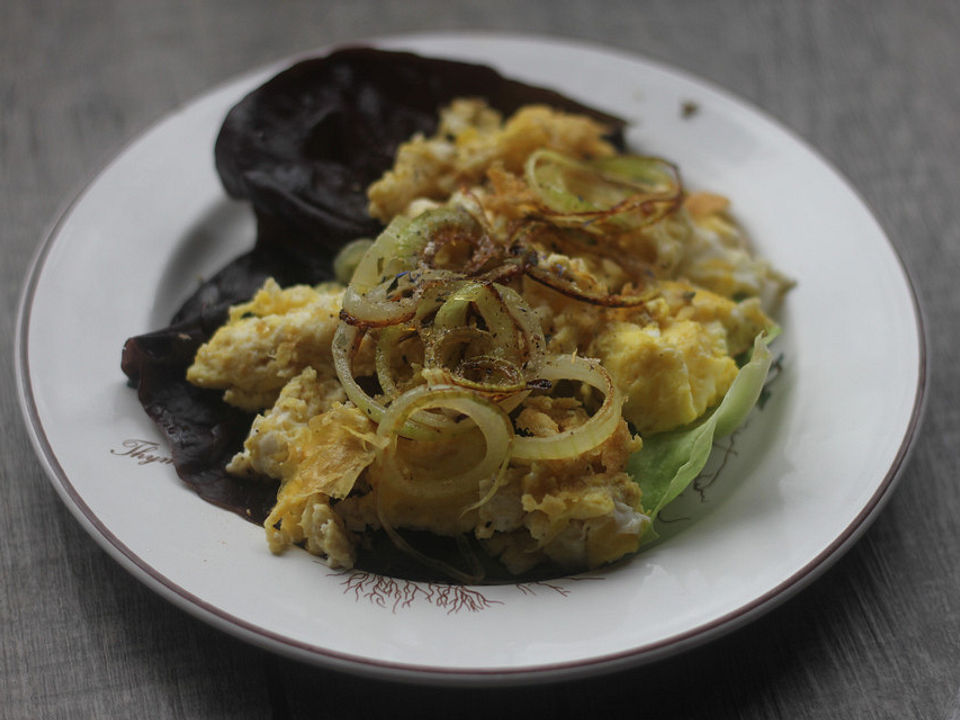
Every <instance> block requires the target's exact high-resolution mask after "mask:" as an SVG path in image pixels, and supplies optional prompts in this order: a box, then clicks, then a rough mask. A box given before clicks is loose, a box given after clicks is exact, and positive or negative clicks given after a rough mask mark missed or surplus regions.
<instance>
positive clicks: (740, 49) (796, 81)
mask: <svg viewBox="0 0 960 720" xmlns="http://www.w3.org/2000/svg"><path fill="white" fill-rule="evenodd" d="M431 29H437V30H450V29H491V30H501V31H520V32H526V33H536V34H548V35H556V36H561V37H572V38H579V39H583V40H587V41H591V42H596V43H600V44H603V45H606V46H611V47H617V48H622V49H624V50H628V51H631V52H636V53H640V54H643V55H645V56H647V57H650V58H654V59H657V60H661V61H664V62H667V63H670V64H672V65H675V66H677V67H680V68H683V69H685V70H688V71H690V72H693V73H695V74H697V75H699V76H701V77H704V78H706V79H708V80H711V81H713V82H716V83H718V84H719V85H722V86H724V87H726V88H728V89H730V90H732V91H733V92H734V93H736V94H738V95H740V96H741V97H743V98H745V99H746V100H748V101H750V102H752V103H754V104H756V105H758V106H759V107H761V108H763V109H764V110H766V111H767V112H769V113H770V114H771V115H773V116H774V117H776V118H777V119H779V120H780V121H781V122H783V123H784V124H785V125H787V126H788V127H790V128H792V129H793V130H794V131H795V132H796V133H798V134H799V135H800V136H801V137H803V138H804V139H806V140H807V141H808V142H809V143H810V144H811V145H812V146H813V147H815V148H817V149H818V150H819V151H820V152H821V153H823V154H824V155H825V156H826V157H828V158H829V159H830V160H831V161H832V162H833V163H834V164H835V165H836V166H837V167H838V168H839V169H840V171H841V172H842V173H843V174H845V175H846V176H847V177H848V178H849V179H850V180H851V181H852V183H853V185H854V186H856V187H857V188H858V190H859V192H860V193H861V194H862V196H863V198H864V199H865V200H866V202H867V203H868V204H869V205H870V206H871V207H872V208H873V210H874V211H875V213H876V215H877V217H878V219H879V221H880V223H881V225H882V226H883V227H884V229H885V230H886V231H887V232H888V233H889V235H890V237H891V239H892V241H893V243H894V245H895V246H896V248H897V249H898V251H899V252H900V254H901V256H902V258H903V261H904V263H905V265H906V267H907V268H908V270H909V272H910V274H911V276H912V278H913V280H914V282H915V285H916V288H917V292H918V294H919V297H920V301H921V305H922V309H923V315H924V321H925V325H926V333H927V339H928V359H929V364H928V365H929V366H928V383H929V390H928V402H927V407H926V413H925V419H924V423H923V426H922V428H921V430H920V433H919V436H918V439H917V441H916V444H915V448H914V452H913V454H912V457H911V459H910V462H909V463H908V465H907V466H906V469H905V471H904V473H903V476H902V479H901V482H900V485H899V488H898V489H897V491H896V493H895V495H894V496H893V498H892V500H891V502H890V503H889V505H888V506H887V508H886V509H885V510H884V512H883V513H882V514H881V516H880V517H879V519H878V520H877V521H876V523H875V524H874V525H873V526H872V527H871V529H870V530H869V531H868V532H867V533H866V534H865V536H864V537H863V538H862V540H861V541H860V542H859V543H857V544H856V545H855V546H854V547H853V549H852V550H851V551H850V552H849V553H848V554H847V555H846V556H845V557H844V558H843V559H841V560H840V561H839V562H838V563H837V564H836V565H835V566H834V567H832V568H831V569H830V570H829V571H828V572H827V573H826V574H825V575H824V576H823V577H821V578H820V579H819V580H817V581H816V582H815V583H813V584H812V585H811V586H810V587H809V588H808V589H806V590H804V591H802V592H801V593H800V594H799V595H797V596H796V597H794V598H793V599H791V600H789V601H788V602H786V603H785V604H784V605H782V606H780V607H779V608H777V609H776V610H774V611H773V612H771V613H769V614H768V615H766V616H764V617H763V618H761V619H760V620H758V621H756V622H754V623H752V624H751V625H749V626H748V627H746V628H744V629H742V630H739V631H737V632H735V633H733V634H731V635H729V636H726V637H724V638H722V639H720V640H718V641H716V642H714V643H712V644H710V645H708V646H706V647H702V648H699V649H696V650H693V651H690V652H687V653H685V654H683V655H680V656H677V657H675V658H673V659H670V660H667V661H665V662H661V663H658V664H656V665H652V666H648V667H643V668H640V669H636V670H632V671H629V672H624V673H619V674H617V675H613V676H608V677H599V678H594V679H590V680H584V681H578V682H566V683H563V684H562V685H541V686H535V687H524V688H509V689H486V690H480V689H465V690H464V689H459V690H455V689H440V690H437V689H433V688H425V687H419V686H404V685H395V684H390V683H384V682H373V681H369V680H359V679H355V678H352V677H350V676H348V675H343V674H339V673H334V672H329V671H323V670H318V669H315V668H312V667H308V666H304V665H300V664H298V663H295V662H292V661H289V660H286V659H282V658H279V657H277V656H274V655H272V654H270V653H268V652H265V651H262V650H260V649H257V648H255V647H251V646H248V645H245V644H243V643H241V642H239V641H237V640H234V639H232V638H231V637H229V636H227V635H224V634H222V633H220V632H218V631H216V630H214V629H211V628H210V627H208V626H206V625H204V624H203V623H201V622H199V621H197V620H194V619H193V618H192V617H189V616H187V615H186V614H184V613H183V612H181V611H180V610H178V609H176V608H175V607H173V606H172V605H169V604H168V603H166V602H165V601H164V600H162V599H160V598H159V597H157V596H155V595H154V594H153V593H152V592H150V591H149V590H147V589H146V588H145V587H144V586H142V585H141V584H140V583H139V582H138V581H136V580H134V579H133V578H132V577H130V576H129V575H128V574H127V573H126V572H125V571H124V570H122V569H121V568H120V567H119V566H118V565H117V564H116V563H115V562H114V561H113V560H112V559H110V558H109V557H108V556H107V555H106V554H105V553H104V552H103V551H101V550H100V548H99V547H98V546H97V545H96V544H95V543H94V541H93V540H91V539H90V538H89V537H88V536H87V535H86V534H85V533H84V531H83V530H82V529H81V527H80V526H79V524H78V523H77V522H76V521H75V520H74V519H73V517H72V516H71V515H70V514H69V512H68V511H67V510H66V509H65V508H64V507H63V506H62V505H61V503H60V502H59V500H58V498H57V496H56V494H55V492H54V491H53V489H52V488H51V486H50V484H49V483H48V482H47V480H46V478H45V477H44V474H43V471H42V469H41V466H40V464H39V462H38V461H37V459H36V458H35V456H34V454H33V451H32V449H31V446H30V442H29V439H28V435H27V432H26V429H25V427H24V424H23V421H22V419H21V412H20V408H19V405H18V400H17V395H16V389H15V383H14V371H13V353H12V348H11V344H12V343H11V342H10V341H8V342H7V350H6V351H5V352H3V353H2V354H0V364H2V373H0V469H2V483H0V718H61V717H62V718H99V717H104V718H106V717H111V718H112V717H148V718H213V717H229V718H247V717H249V718H264V717H273V718H301V717H324V718H351V719H352V718H381V717H388V716H396V715H397V714H398V713H399V712H400V709H405V710H407V711H408V712H412V713H415V714H416V715H417V716H419V717H422V718H429V717H447V718H457V717H514V716H517V717H519V716H521V715H524V716H530V717H545V718H549V717H597V716H601V715H610V716H612V714H613V713H617V714H618V716H621V714H625V715H622V716H625V717H651V718H669V717H685V718H744V719H746V718H791V719H792V718H935V719H945V718H946V719H950V720H955V719H960V697H958V689H960V451H958V448H957V444H958V440H960V402H958V400H960V364H958V363H957V361H956V353H957V352H958V350H960V345H958V341H960V332H958V320H957V308H958V307H960V289H958V288H960V284H958V283H957V278H958V276H960V212H958V209H957V196H958V194H960V162H958V160H960V82H958V80H957V74H958V71H960V3H957V2H955V1H954V0H940V1H935V0H915V1H913V2H909V3H908V2H900V1H899V0H883V1H875V2H874V1H867V0H863V1H862V2H828V1H826V0H823V1H814V2H805V1H800V0H797V1H792V2H759V1H757V2H748V1H746V0H736V1H733V2H709V1H707V0H692V1H686V2H673V1H670V0H663V1H661V2H627V1H626V0H624V1H622V2H613V1H609V2H608V1H606V0H597V1H596V2H590V3H588V2H574V1H563V0H551V1H550V2H546V1H539V0H537V1H530V2H518V1H517V0H485V2H482V3H469V4H467V3H454V2H449V1H448V0H447V1H444V0H417V1H416V2H406V3H401V2H396V3H387V2H377V1H376V0H328V1H326V2H320V1H317V0H314V1H312V2H311V1H308V0H283V2H277V3H270V2H264V1H261V0H216V1H211V2H202V1H201V0H150V1H148V2H136V1H132V0H95V1H92V2H86V3H85V2H69V1H67V0H60V1H57V0H4V2H3V3H0V243H2V250H3V253H2V256H0V257H2V260H0V273H2V283H0V297H2V304H3V311H2V314H0V336H2V337H5V338H12V336H13V330H14V325H15V313H16V305H17V300H18V296H19V293H20V290H21V287H22V283H23V278H24V275H25V273H26V271H27V268H28V266H29V263H30V260H31V257H32V256H33V253H34V252H35V250H36V248H37V246H38V244H39V243H40V242H41V240H42V239H43V237H44V235H45V232H46V231H47V229H48V228H49V226H50V224H51V223H52V222H53V221H54V220H55V218H56V217H57V213H58V210H59V209H60V208H62V207H64V205H65V204H66V203H67V202H68V201H69V200H70V199H71V198H72V197H73V196H74V194H75V193H76V192H77V191H78V190H79V189H80V188H81V187H82V186H83V184H84V182H85V181H87V180H88V179H89V178H90V177H91V175H92V174H93V173H94V172H95V171H96V170H98V169H99V168H101V167H102V166H103V165H104V164H105V163H106V162H107V161H108V160H109V158H110V157H111V156H112V155H114V154H115V153H117V152H118V151H119V150H121V149H122V148H123V147H124V145H125V143H127V142H129V141H130V140H132V139H133V138H135V137H136V136H137V135H138V134H139V133H140V132H142V131H143V130H144V129H145V128H147V127H148V126H149V125H150V124H151V123H152V122H154V121H155V120H156V119H157V118H159V117H160V116H162V115H163V114H165V113H167V112H170V111H172V110H174V109H175V108H177V107H178V106H180V105H182V104H183V103H185V102H186V101H188V100H189V99H191V98H192V97H193V96H195V95H196V94H198V93H200V92H202V91H204V90H205V89H207V88H209V87H210V86H212V85H215V84H217V83H220V82H222V81H224V80H226V79H228V78H230V77H231V76H233V75H235V74H237V73H240V72H242V71H244V70H247V69H249V68H251V67H254V66H257V65H260V64H262V63H264V62H267V61H271V60H275V59H277V58H278V57H283V56H287V55H290V54H292V53H294V52H300V51H304V50H308V49H310V48H313V47H317V46H321V45H324V44H327V43H332V42H338V41H344V40H350V39H356V38H362V37H369V36H374V35H383V34H390V33H396V32H409V31H419V30H431ZM810 211H811V212H816V209H815V208H811V209H810ZM849 271H850V272H851V273H856V272H858V269H857V268H856V267H851V268H849ZM828 320H829V319H825V321H828ZM880 331H882V329H880ZM828 350H834V349H831V348H812V349H811V351H813V352H822V351H828ZM65 351H69V349H68V348H65ZM840 351H842V350H840Z"/></svg>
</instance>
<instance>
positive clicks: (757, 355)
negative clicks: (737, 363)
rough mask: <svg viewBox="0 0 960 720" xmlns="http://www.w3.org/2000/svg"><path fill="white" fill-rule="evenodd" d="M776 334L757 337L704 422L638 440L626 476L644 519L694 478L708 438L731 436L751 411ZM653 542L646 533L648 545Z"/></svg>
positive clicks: (708, 446) (707, 450)
mask: <svg viewBox="0 0 960 720" xmlns="http://www.w3.org/2000/svg"><path fill="white" fill-rule="evenodd" d="M777 334H778V332H777V330H776V329H775V330H774V331H773V332H771V333H766V334H765V333H760V334H759V335H758V336H757V338H756V340H755V341H754V343H753V352H752V354H751V357H750V360H749V361H748V362H747V363H746V364H745V365H744V366H743V367H741V368H740V371H739V372H738V373H737V377H736V378H734V381H733V383H732V384H731V385H730V389H729V390H727V394H726V395H724V398H723V400H722V401H721V403H720V404H719V405H718V406H717V407H716V409H715V410H714V411H713V412H712V413H711V414H710V415H709V416H707V417H706V418H704V419H702V420H700V421H699V422H698V423H697V424H696V425H693V426H688V427H685V428H681V429H679V430H674V431H672V432H667V433H662V434H659V435H653V436H651V437H649V438H644V440H643V447H642V448H641V449H640V450H638V451H637V452H635V453H634V454H633V455H631V456H630V459H629V460H628V461H627V472H628V473H630V475H631V477H632V478H633V480H634V482H636V483H637V484H638V485H639V486H640V489H641V490H643V505H644V508H645V509H646V512H647V513H649V515H650V517H652V518H654V517H656V516H657V513H659V512H660V511H661V510H662V509H663V508H664V506H665V505H666V504H667V503H669V502H670V501H671V500H673V499H674V498H676V497H677V496H678V495H679V494H680V493H681V492H683V491H684V489H685V488H686V487H687V486H688V485H689V484H690V483H691V482H692V481H693V479H694V478H695V477H697V475H699V474H700V472H701V471H702V470H703V466H704V465H706V463H707V458H709V457H710V451H711V449H712V448H713V440H714V438H720V437H723V436H725V435H729V434H730V433H732V432H733V431H734V430H736V429H737V427H739V426H740V424H741V423H742V422H743V421H744V420H745V419H746V417H747V415H748V414H749V412H750V410H751V409H752V408H753V406H754V405H756V403H757V399H758V398H759V397H760V392H761V391H762V390H763V385H764V382H765V381H766V378H767V372H768V371H769V370H770V364H771V362H772V360H773V355H772V354H771V352H770V349H769V348H768V347H767V343H769V342H770V340H772V339H773V337H775V336H776V335H777ZM655 537H656V533H655V532H654V531H653V530H651V531H650V538H649V539H653V538H655Z"/></svg>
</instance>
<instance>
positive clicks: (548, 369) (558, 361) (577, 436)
mask: <svg viewBox="0 0 960 720" xmlns="http://www.w3.org/2000/svg"><path fill="white" fill-rule="evenodd" d="M540 376H541V377H542V378H544V379H546V380H549V381H550V382H559V381H561V380H575V381H578V382H582V383H586V384H587V385H590V386H591V387H594V388H596V389H597V390H599V391H600V392H602V393H604V398H603V404H601V406H600V408H599V409H598V410H597V411H596V412H595V413H594V414H593V415H592V416H591V417H590V419H589V420H587V421H586V422H585V423H584V424H583V425H581V426H579V427H576V428H571V429H569V430H564V431H563V432H559V433H557V434H556V435H551V436H549V437H521V436H517V437H516V438H514V441H513V459H515V460H527V461H530V460H560V459H563V458H569V457H575V456H577V455H582V454H583V453H585V452H589V451H590V450H593V449H594V448H596V447H599V446H600V445H601V444H602V443H603V442H604V441H606V440H607V439H608V438H609V437H610V436H611V435H613V433H614V432H615V431H616V429H617V426H618V425H619V423H620V409H621V406H622V405H623V395H622V394H621V393H620V391H619V390H618V389H617V387H616V386H615V385H614V383H613V380H612V379H611V377H610V375H609V373H607V371H606V370H604V368H603V366H602V365H601V364H600V362H599V361H597V360H593V359H589V358H582V357H579V356H576V355H557V356H554V357H551V358H548V359H547V361H546V362H545V363H544V366H543V368H542V369H541V371H540Z"/></svg>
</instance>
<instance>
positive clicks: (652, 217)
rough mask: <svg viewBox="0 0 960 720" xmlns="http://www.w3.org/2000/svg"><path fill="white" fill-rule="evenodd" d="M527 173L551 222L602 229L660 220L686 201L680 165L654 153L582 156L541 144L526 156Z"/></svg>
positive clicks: (638, 226)
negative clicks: (583, 158) (556, 150)
mask: <svg viewBox="0 0 960 720" xmlns="http://www.w3.org/2000/svg"><path fill="white" fill-rule="evenodd" d="M524 177H525V179H526V181H527V184H528V185H529V186H530V188H531V189H532V190H533V191H534V192H535V193H536V194H537V196H538V197H539V198H540V202H541V204H542V208H541V211H542V213H543V215H545V216H547V217H549V218H550V220H551V221H552V222H554V223H557V224H558V225H568V226H576V227H580V228H582V229H584V230H587V231H589V232H596V233H600V234H602V233H605V232H608V231H610V230H613V231H620V232H622V231H624V230H630V229H636V228H640V227H643V226H644V225H649V224H651V223H654V222H657V221H658V220H661V219H663V218H664V217H666V216H667V215H669V214H670V213H672V212H674V211H675V210H676V209H677V208H679V207H680V204H681V203H682V201H683V186H682V183H681V181H680V173H679V171H678V170H677V168H676V166H675V165H673V164H672V163H669V162H667V161H666V160H662V159H660V158H656V157H643V156H638V155H623V156H619V157H614V158H603V159H598V160H592V161H581V160H576V159H574V158H571V157H568V156H566V155H562V154H561V153H558V152H555V151H553V150H546V149H541V150H537V151H535V152H533V153H531V155H530V157H529V158H527V162H526V165H525V167H524Z"/></svg>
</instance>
